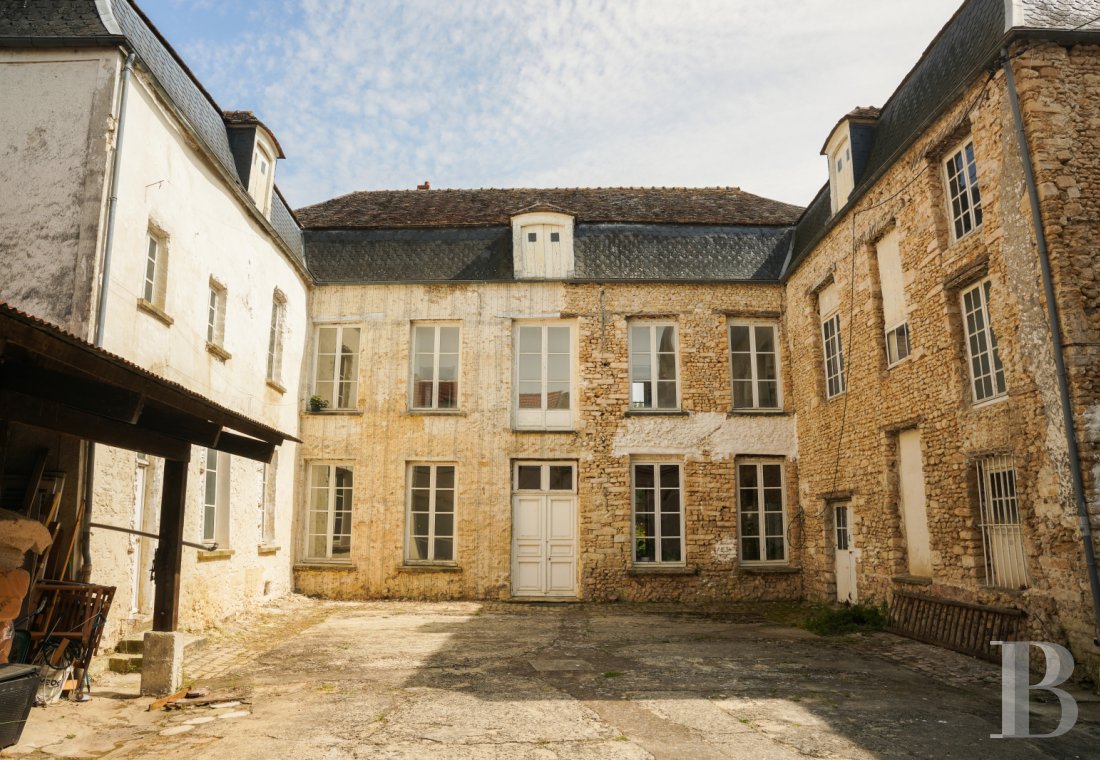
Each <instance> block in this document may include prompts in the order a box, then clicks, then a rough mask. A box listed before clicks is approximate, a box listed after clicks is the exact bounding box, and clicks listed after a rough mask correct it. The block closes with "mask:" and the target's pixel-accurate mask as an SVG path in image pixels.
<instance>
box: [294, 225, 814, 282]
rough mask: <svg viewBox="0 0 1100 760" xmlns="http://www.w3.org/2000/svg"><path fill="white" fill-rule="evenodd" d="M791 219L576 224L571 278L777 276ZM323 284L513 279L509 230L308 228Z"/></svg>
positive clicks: (312, 265) (314, 268)
mask: <svg viewBox="0 0 1100 760" xmlns="http://www.w3.org/2000/svg"><path fill="white" fill-rule="evenodd" d="M791 234H792V230H791V228H790V227H750V226H719V225H707V226H687V225H654V224H581V225H578V226H577V227H576V229H575V231H574V242H573V248H574V262H575V267H574V269H575V273H574V277H573V278H571V279H572V280H574V281H576V280H582V281H583V280H589V281H592V280H595V281H600V282H605V281H615V280H660V281H706V282H713V281H742V280H758V281H775V280H777V279H778V278H779V273H780V270H781V269H782V264H783V259H784V257H785V256H786V255H787V251H788V248H789V242H790V235H791ZM305 244H306V262H307V265H308V266H309V269H310V272H311V273H312V274H313V276H314V277H315V278H316V280H317V281H318V282H319V283H388V282H470V281H483V280H493V281H510V280H512V279H513V277H514V274H513V269H512V229H511V227H510V226H508V227H500V226H494V227H449V228H436V229H386V230H379V229H355V230H310V229H307V230H306V232H305Z"/></svg>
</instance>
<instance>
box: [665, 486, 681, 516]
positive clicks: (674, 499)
mask: <svg viewBox="0 0 1100 760" xmlns="http://www.w3.org/2000/svg"><path fill="white" fill-rule="evenodd" d="M661 511H662V512H675V513H677V514H678V513H679V512H680V489H678V488H662V489H661Z"/></svg>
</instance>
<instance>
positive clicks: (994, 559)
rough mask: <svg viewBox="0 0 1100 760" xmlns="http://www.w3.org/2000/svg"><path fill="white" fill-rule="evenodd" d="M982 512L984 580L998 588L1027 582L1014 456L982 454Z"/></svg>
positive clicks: (978, 464)
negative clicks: (984, 455) (985, 455)
mask: <svg viewBox="0 0 1100 760" xmlns="http://www.w3.org/2000/svg"><path fill="white" fill-rule="evenodd" d="M975 469H976V471H977V476H978V502H979V509H980V515H981V529H982V546H983V549H984V554H985V582H986V584H987V585H989V586H995V587H997V588H1010V589H1020V588H1026V587H1027V585H1028V576H1027V558H1026V556H1025V554H1024V538H1023V533H1022V531H1021V528H1020V507H1019V503H1018V502H1017V500H1016V468H1015V466H1014V464H1013V461H1012V457H1011V456H1008V455H1003V454H1000V455H996V456H989V457H983V458H982V459H979V460H978V461H977V462H976V463H975Z"/></svg>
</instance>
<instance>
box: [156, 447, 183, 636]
mask: <svg viewBox="0 0 1100 760" xmlns="http://www.w3.org/2000/svg"><path fill="white" fill-rule="evenodd" d="M186 497H187V462H181V461H179V460H175V459H166V460H164V490H163V491H162V492H161V502H160V539H159V540H158V541H157V552H156V556H155V558H154V560H153V566H154V567H155V568H156V593H155V596H154V601H153V630H154V631H174V630H176V625H177V623H178V622H179V621H178V617H179V606H180V567H181V566H182V563H183V507H184V503H185V502H186Z"/></svg>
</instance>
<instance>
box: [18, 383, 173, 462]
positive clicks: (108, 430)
mask: <svg viewBox="0 0 1100 760" xmlns="http://www.w3.org/2000/svg"><path fill="white" fill-rule="evenodd" d="M0 417H2V418H4V419H8V420H12V421H14V422H22V423H24V424H27V425H33V426H34V427H40V428H45V429H47V430H53V431H56V432H59V433H68V434H69V435H74V436H77V437H78V438H86V439H88V440H90V441H95V442H96V443H105V444H107V445H108V446H115V447H117V448H120V449H128V450H130V451H143V452H146V453H148V454H152V455H154V456H158V457H163V458H164V459H175V460H187V459H190V457H191V444H189V443H187V442H186V441H182V440H179V439H177V438H171V437H169V436H166V435H161V434H159V433H154V432H150V431H148V430H142V429H140V428H137V427H135V426H133V425H128V424H126V423H125V422H119V421H117V420H109V419H106V418H104V417H96V416H95V415H93V414H88V413H86V412H81V411H78V410H76V409H72V408H69V407H65V406H62V405H61V404H57V403H54V402H50V401H43V400H41V399H37V398H34V397H33V396H29V395H27V394H25V393H17V392H15V391H11V390H0Z"/></svg>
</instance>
